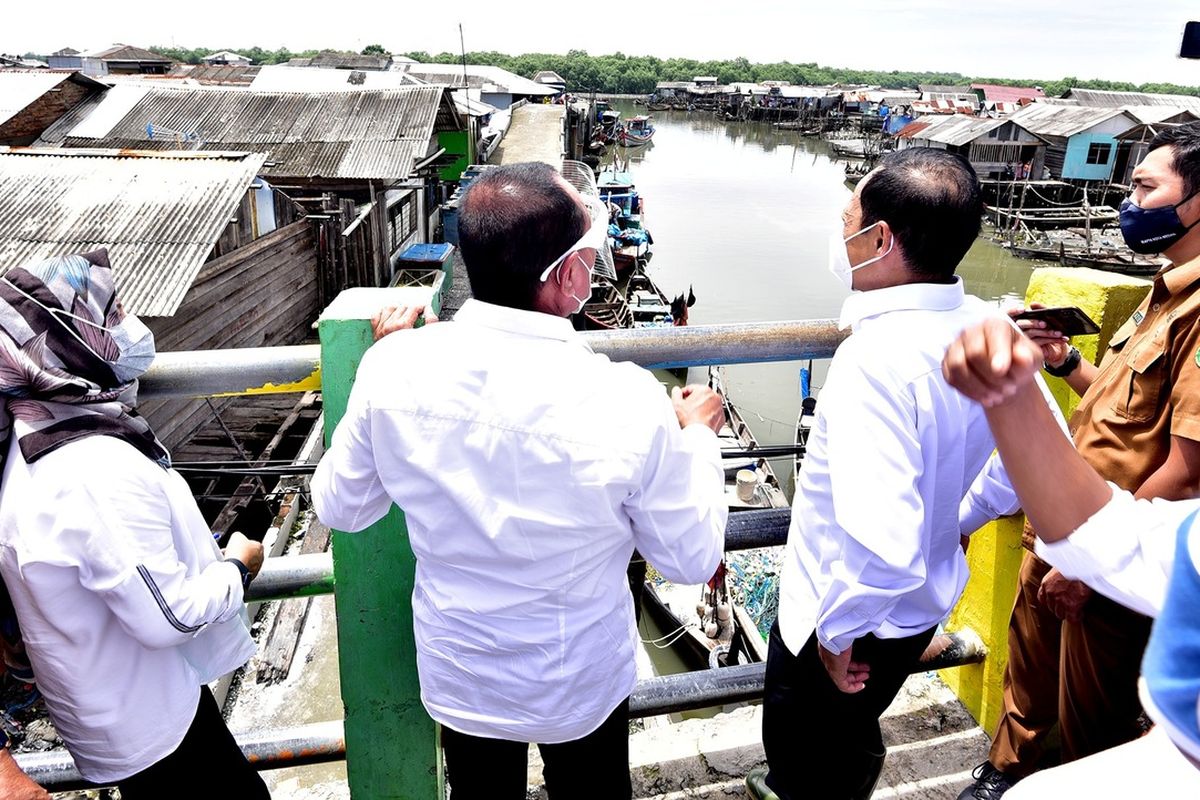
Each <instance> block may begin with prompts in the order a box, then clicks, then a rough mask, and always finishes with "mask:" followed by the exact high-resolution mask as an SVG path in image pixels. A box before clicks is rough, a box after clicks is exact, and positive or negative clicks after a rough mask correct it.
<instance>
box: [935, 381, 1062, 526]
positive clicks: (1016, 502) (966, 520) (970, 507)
mask: <svg viewBox="0 0 1200 800" xmlns="http://www.w3.org/2000/svg"><path fill="white" fill-rule="evenodd" d="M1036 381H1037V384H1038V388H1039V389H1040V390H1041V392H1042V396H1043V397H1045V398H1046V405H1047V406H1049V408H1050V413H1051V414H1053V415H1054V420H1055V422H1057V423H1058V427H1059V430H1061V431H1062V432H1063V435H1064V436H1066V437H1067V438H1070V436H1071V434H1070V431H1069V429H1068V428H1067V420H1066V418H1064V417H1063V414H1062V410H1061V409H1059V407H1058V402H1057V401H1056V400H1055V399H1054V395H1052V394H1051V393H1050V388H1049V387H1048V386H1046V382H1045V381H1044V380H1042V376H1041V375H1038V376H1037V378H1036ZM1020 510H1021V500H1020V498H1018V497H1017V492H1016V490H1015V489H1013V487H1012V481H1010V480H1009V478H1008V471H1007V469H1006V468H1005V466H1004V462H1003V460H1001V458H1000V454H999V453H992V457H991V458H989V459H988V460H987V463H986V464H984V467H983V469H982V470H980V472H979V475H977V476H976V477H975V480H974V482H973V483H972V484H971V488H970V489H969V490H968V491H967V494H966V496H965V497H963V499H962V503H961V504H960V505H959V507H958V532H959V533H961V534H962V535H963V536H970V535H971V534H973V533H974V532H975V531H977V530H979V529H980V528H981V527H983V525H984V524H985V523H988V522H991V521H992V520H994V519H997V518H999V517H1004V516H1008V515H1009V514H1016V513H1017V512H1018V511H1020Z"/></svg>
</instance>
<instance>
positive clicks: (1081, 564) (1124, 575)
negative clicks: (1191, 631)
mask: <svg viewBox="0 0 1200 800" xmlns="http://www.w3.org/2000/svg"><path fill="white" fill-rule="evenodd" d="M1110 485H1111V486H1112V489H1113V496H1112V499H1111V500H1109V501H1108V503H1107V504H1105V506H1104V507H1103V508H1101V509H1100V510H1099V511H1097V512H1096V513H1095V514H1093V515H1092V516H1091V517H1090V518H1089V519H1088V520H1087V522H1085V523H1084V524H1083V525H1081V526H1079V528H1078V529H1077V530H1075V531H1074V532H1073V533H1072V534H1071V535H1070V536H1069V537H1067V538H1066V539H1061V540H1059V541H1057V542H1053V543H1046V542H1043V541H1041V540H1038V542H1037V544H1036V548H1037V554H1038V555H1039V556H1040V557H1041V558H1043V559H1044V560H1045V561H1046V562H1047V563H1049V564H1051V565H1052V566H1054V567H1057V568H1058V570H1059V571H1060V572H1062V574H1063V575H1065V576H1067V577H1068V578H1073V579H1075V580H1080V581H1083V582H1084V583H1086V584H1087V585H1088V586H1090V587H1091V588H1093V589H1095V590H1096V591H1097V592H1099V593H1100V594H1102V595H1104V596H1105V597H1108V598H1111V599H1112V600H1115V601H1116V602H1118V603H1120V604H1121V605H1123V606H1126V607H1127V608H1131V609H1133V610H1134V611H1137V612H1139V613H1141V614H1146V615H1147V616H1151V617H1153V616H1157V615H1158V612H1159V611H1160V610H1161V609H1162V603H1163V597H1164V596H1165V595H1166V589H1167V581H1168V579H1169V577H1170V573H1171V565H1172V563H1173V561H1174V556H1175V532H1176V531H1177V530H1178V528H1179V526H1180V525H1181V524H1182V523H1183V521H1184V520H1185V519H1186V518H1187V517H1188V515H1189V514H1191V513H1192V512H1194V511H1196V510H1197V509H1200V500H1188V501H1169V500H1136V499H1134V497H1133V495H1132V494H1130V493H1129V492H1126V491H1124V490H1122V489H1120V488H1119V487H1117V486H1116V485H1115V484H1110Z"/></svg>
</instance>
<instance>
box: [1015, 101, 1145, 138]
mask: <svg viewBox="0 0 1200 800" xmlns="http://www.w3.org/2000/svg"><path fill="white" fill-rule="evenodd" d="M1122 114H1125V112H1123V111H1121V109H1119V108H1097V107H1094V106H1060V105H1054V104H1052V103H1032V104H1030V105H1027V106H1025V107H1024V108H1022V109H1021V110H1020V111H1017V112H1016V113H1014V114H1013V115H1012V116H1010V117H1009V118H1008V119H1010V120H1012V121H1013V122H1017V123H1019V124H1020V125H1021V127H1023V128H1024V129H1025V130H1027V131H1030V132H1031V133H1035V134H1037V135H1038V136H1055V137H1068V136H1074V135H1075V134H1077V133H1080V132H1081V131H1086V130H1087V129H1088V128H1091V127H1093V126H1095V125H1099V124H1100V123H1102V122H1107V121H1108V120H1110V119H1112V118H1113V117H1116V116H1120V115H1122ZM1125 116H1126V118H1127V119H1128V120H1129V127H1131V128H1132V127H1133V126H1134V125H1136V124H1137V120H1136V119H1134V118H1133V116H1132V115H1129V114H1125Z"/></svg>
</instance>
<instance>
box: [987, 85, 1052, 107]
mask: <svg viewBox="0 0 1200 800" xmlns="http://www.w3.org/2000/svg"><path fill="white" fill-rule="evenodd" d="M971 88H972V89H973V90H979V91H982V92H983V99H984V100H992V101H995V102H998V103H1019V102H1021V101H1022V100H1032V99H1033V98H1035V97H1045V96H1046V93H1045V92H1043V91H1042V90H1041V89H1039V88H1037V87H1036V86H997V85H995V84H992V83H972V84H971Z"/></svg>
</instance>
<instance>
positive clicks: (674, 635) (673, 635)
mask: <svg viewBox="0 0 1200 800" xmlns="http://www.w3.org/2000/svg"><path fill="white" fill-rule="evenodd" d="M692 627H697V628H698V627H699V626H698V625H696V626H693V625H692V624H691V623H686V622H685V623H684V624H683V625H680V626H679V627H678V628H676V629H675V630H673V631H671V632H670V633H668V634H665V635H663V636H660V637H658V638H657V639H642V638H641V637H640V636H639V637H638V638H639V639H641V641H642V644H649V645H653V646H654V647H656V648H657V649H659V650H666V649H667V648H668V647H670V646H671V645H673V644H675V642H677V641H679V640H680V639H681V638H682V637H683V635H684V634H685V633H687V631H688V628H692ZM667 638H670V639H671V641H669V642H663V644H658V643H659V642H662V641H663V640H664V639H667Z"/></svg>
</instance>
